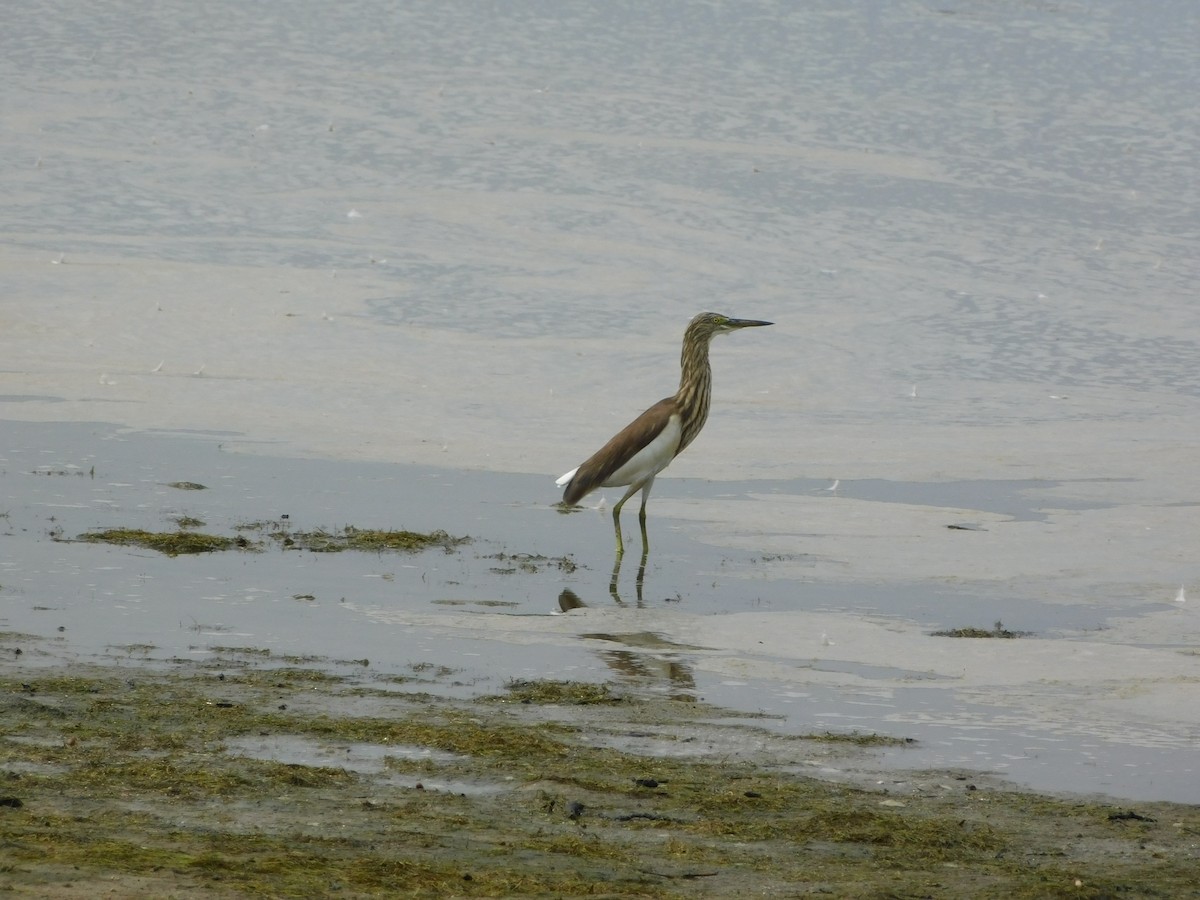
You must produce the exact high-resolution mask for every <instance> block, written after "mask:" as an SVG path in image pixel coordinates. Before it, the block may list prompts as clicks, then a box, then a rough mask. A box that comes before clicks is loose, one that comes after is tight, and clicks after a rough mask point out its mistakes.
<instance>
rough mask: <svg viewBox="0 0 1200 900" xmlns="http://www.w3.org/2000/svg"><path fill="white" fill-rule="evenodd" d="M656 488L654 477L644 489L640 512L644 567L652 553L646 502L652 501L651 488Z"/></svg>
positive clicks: (651, 477)
mask: <svg viewBox="0 0 1200 900" xmlns="http://www.w3.org/2000/svg"><path fill="white" fill-rule="evenodd" d="M652 487H654V476H653V475H651V476H650V480H649V481H647V482H646V484H645V485H644V486H643V487H642V508H641V509H639V510H638V524H639V525H641V526H642V565H643V566H644V565H645V564H646V555H647V554H648V553H649V552H650V538H649V537H648V536H647V534H646V501H647V500H649V499H650V488H652Z"/></svg>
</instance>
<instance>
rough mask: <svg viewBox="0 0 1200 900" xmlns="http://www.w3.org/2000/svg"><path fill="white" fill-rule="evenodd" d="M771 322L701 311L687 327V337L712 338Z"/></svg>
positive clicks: (694, 338) (770, 323)
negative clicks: (732, 317)
mask: <svg viewBox="0 0 1200 900" xmlns="http://www.w3.org/2000/svg"><path fill="white" fill-rule="evenodd" d="M773 324H774V323H773V322H763V321H760V320H759V319H731V318H729V316H723V315H721V314H720V313H714V312H702V313H700V315H698V316H696V318H694V319H692V322H691V324H690V325H688V327H687V335H686V336H687V337H689V338H691V339H693V340H697V339H703V340H712V339H713V338H714V337H716V336H717V335H718V334H728V333H729V332H731V331H737V330H738V329H739V328H754V327H756V326H759V325H773Z"/></svg>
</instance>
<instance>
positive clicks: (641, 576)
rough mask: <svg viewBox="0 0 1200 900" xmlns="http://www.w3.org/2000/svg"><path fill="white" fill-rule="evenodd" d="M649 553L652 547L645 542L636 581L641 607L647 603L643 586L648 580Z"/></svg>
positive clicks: (639, 605)
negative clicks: (644, 598)
mask: <svg viewBox="0 0 1200 900" xmlns="http://www.w3.org/2000/svg"><path fill="white" fill-rule="evenodd" d="M649 555H650V548H649V547H647V546H646V545H645V544H643V545H642V561H641V562H640V563H638V573H637V581H636V582H635V584H636V586H637V605H638V608H639V609H640V608H641V607H642V606H644V605H645V601H643V599H642V586H643V585H644V584H645V582H646V557H647V556H649Z"/></svg>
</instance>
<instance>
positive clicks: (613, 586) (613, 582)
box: [608, 553, 625, 606]
mask: <svg viewBox="0 0 1200 900" xmlns="http://www.w3.org/2000/svg"><path fill="white" fill-rule="evenodd" d="M620 577H621V554H620V553H618V554H617V558H616V559H614V560H613V570H612V576H611V577H610V578H609V580H608V594H609V596H610V597H612V598H613V601H614V602H615V603H616V604H617V606H624V605H625V602H624V601H623V600H622V599H621V593H620V591H618V590H617V580H618V579H619V578H620Z"/></svg>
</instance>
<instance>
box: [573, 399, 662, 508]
mask: <svg viewBox="0 0 1200 900" xmlns="http://www.w3.org/2000/svg"><path fill="white" fill-rule="evenodd" d="M674 399H675V398H674V397H666V398H664V399H662V400H659V401H658V402H657V403H655V404H654V405H653V406H652V407H650V408H649V409H648V410H646V411H645V412H644V413H642V414H641V415H640V416H638V417H637V418H636V419H634V420H633V421H632V422H630V423H629V424H628V425H626V426H625V427H624V428H622V429H621V430H620V431H619V432H617V434H616V435H614V436H613V439H612V440H610V441H609V442H608V443H607V444H605V445H604V446H603V447H601V448H600V449H599V450H597V451H596V452H595V453H594V454H592V456H591V458H590V459H588V461H587V462H585V463H584V464H583V465H581V466H580V467H579V469H578V470H577V471H576V472H575V477H574V478H572V479H571V482H570V484H568V485H567V489H566V490H565V491H564V492H563V502H564V503H578V502H579V501H580V500H582V499H583V498H584V497H586V496H587V495H588V494H590V493H591V492H592V491H594V490H595V489H596V488H598V487H600V486H601V485H602V484H604V482H605V481H606V480H607V479H608V478H609V476H611V475H612V474H613V472H615V471H617V469H619V468H621V466H622V465H624V464H625V463H626V462H627V461H628V460H629V459H630V457H632V456H633V455H634V454H635V453H637V452H638V451H639V450H641V449H642V448H643V447H645V446H646V445H647V444H649V443H650V442H651V441H652V440H654V439H655V438H656V437H658V433H659V432H660V431H662V430H663V429H664V428H666V427H667V422H669V421H670V419H671V413H672V412H674V410H675V406H674Z"/></svg>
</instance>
